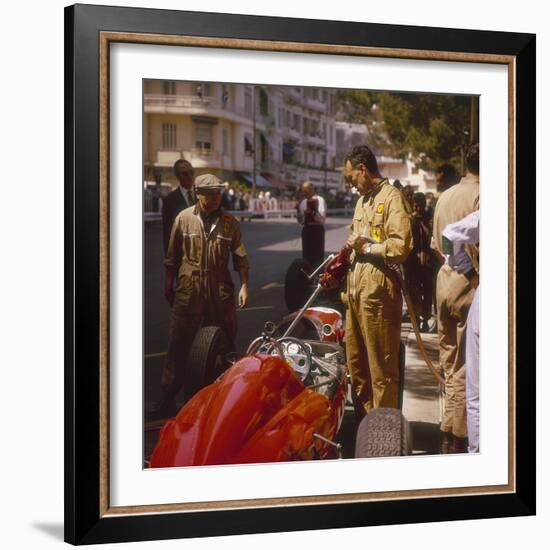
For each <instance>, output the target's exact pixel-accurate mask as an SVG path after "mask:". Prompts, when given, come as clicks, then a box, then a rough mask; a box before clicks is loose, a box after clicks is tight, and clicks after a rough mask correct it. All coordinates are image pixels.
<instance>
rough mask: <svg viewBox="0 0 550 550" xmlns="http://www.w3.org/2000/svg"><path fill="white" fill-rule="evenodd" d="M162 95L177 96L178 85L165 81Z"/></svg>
mask: <svg viewBox="0 0 550 550" xmlns="http://www.w3.org/2000/svg"><path fill="white" fill-rule="evenodd" d="M162 93H163V94H164V95H175V94H176V83H175V82H173V81H171V80H165V81H164V82H163V83H162Z"/></svg>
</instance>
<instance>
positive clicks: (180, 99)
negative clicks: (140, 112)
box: [143, 94, 252, 120]
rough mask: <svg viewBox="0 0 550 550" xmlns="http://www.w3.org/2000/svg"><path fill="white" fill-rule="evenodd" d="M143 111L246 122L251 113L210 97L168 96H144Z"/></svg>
mask: <svg viewBox="0 0 550 550" xmlns="http://www.w3.org/2000/svg"><path fill="white" fill-rule="evenodd" d="M143 105H144V110H145V112H146V113H157V114H176V115H178V114H180V115H182V114H189V115H210V116H215V117H219V118H228V119H235V118H236V117H239V118H244V119H247V120H251V119H252V113H247V112H246V111H245V110H244V108H240V107H236V106H233V105H231V104H229V103H228V104H226V106H225V107H224V106H223V104H222V101H221V100H220V99H218V98H215V97H212V96H203V97H202V98H200V97H199V96H197V95H188V96H186V95H170V94H145V96H144V103H143Z"/></svg>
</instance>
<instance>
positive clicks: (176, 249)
mask: <svg viewBox="0 0 550 550" xmlns="http://www.w3.org/2000/svg"><path fill="white" fill-rule="evenodd" d="M180 224H181V217H180V216H177V217H176V219H175V220H174V223H173V224H172V231H171V232H170V240H169V241H168V249H167V250H166V257H165V258H164V265H165V266H166V267H179V265H180V263H181V248H182V243H183V238H182V232H181V228H180Z"/></svg>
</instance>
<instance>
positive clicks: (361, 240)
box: [346, 233, 368, 252]
mask: <svg viewBox="0 0 550 550" xmlns="http://www.w3.org/2000/svg"><path fill="white" fill-rule="evenodd" d="M367 242H368V239H367V237H365V236H364V235H359V234H357V233H352V234H351V235H350V236H349V239H348V240H347V241H346V247H348V248H353V250H355V251H357V252H362V250H363V247H364V246H365V245H366V244H367Z"/></svg>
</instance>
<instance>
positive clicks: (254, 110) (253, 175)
mask: <svg viewBox="0 0 550 550" xmlns="http://www.w3.org/2000/svg"><path fill="white" fill-rule="evenodd" d="M252 196H253V197H255V196H256V86H252Z"/></svg>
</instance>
